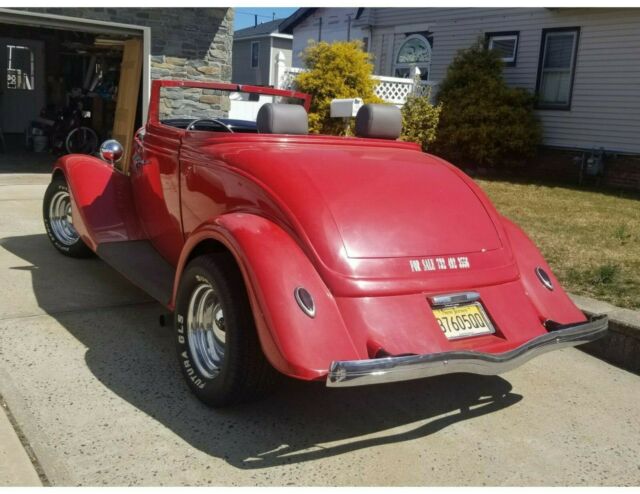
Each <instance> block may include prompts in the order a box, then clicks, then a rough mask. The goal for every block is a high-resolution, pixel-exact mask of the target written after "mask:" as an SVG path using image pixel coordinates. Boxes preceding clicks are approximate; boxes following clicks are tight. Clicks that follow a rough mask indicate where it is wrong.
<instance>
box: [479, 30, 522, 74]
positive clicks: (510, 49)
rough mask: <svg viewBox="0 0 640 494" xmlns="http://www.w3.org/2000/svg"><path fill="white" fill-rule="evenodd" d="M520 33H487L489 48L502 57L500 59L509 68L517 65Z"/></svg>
mask: <svg viewBox="0 0 640 494" xmlns="http://www.w3.org/2000/svg"><path fill="white" fill-rule="evenodd" d="M519 36H520V33H518V32H517V31H512V32H502V33H487V34H486V38H487V48H489V50H494V51H496V52H498V54H499V55H500V59H501V60H502V61H503V62H504V64H505V65H506V66H508V67H513V66H514V65H515V64H516V56H517V54H518V38H519Z"/></svg>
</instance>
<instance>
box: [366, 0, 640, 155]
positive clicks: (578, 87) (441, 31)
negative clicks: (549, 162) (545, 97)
mask: <svg viewBox="0 0 640 494" xmlns="http://www.w3.org/2000/svg"><path fill="white" fill-rule="evenodd" d="M367 10H371V12H369V13H368V15H369V19H371V22H372V24H373V26H374V28H373V39H372V52H373V53H374V55H375V59H376V72H377V73H378V74H380V75H392V74H393V62H394V59H395V54H396V53H397V50H398V49H399V47H400V45H401V44H402V40H403V39H404V37H405V34H404V33H403V32H402V31H403V28H402V26H407V27H408V30H409V31H415V30H416V29H415V28H416V25H420V26H422V29H423V30H428V31H430V32H431V33H433V55H432V64H431V77H430V79H431V80H433V81H439V80H442V78H443V77H444V75H445V73H446V70H447V67H448V65H449V64H450V63H451V61H452V60H453V57H454V56H455V54H456V52H457V51H458V50H459V49H461V48H465V47H467V46H469V45H471V44H472V43H473V42H474V41H475V40H476V39H477V38H478V37H481V36H484V33H485V32H491V31H520V38H519V42H518V55H517V63H516V66H515V67H505V69H504V74H505V78H506V80H507V82H508V83H509V84H511V85H513V86H519V87H523V88H526V89H529V90H531V91H534V90H535V86H536V78H537V71H538V59H539V54H540V41H541V37H542V29H544V28H554V27H574V26H578V27H580V40H579V45H578V57H577V63H576V72H575V82H574V86H573V97H572V103H571V109H570V110H568V111H560V110H538V111H537V115H538V116H539V118H540V120H541V121H542V123H543V126H544V143H545V144H547V145H553V146H563V147H580V148H591V147H604V148H605V149H609V150H613V151H623V152H633V153H640V9H584V8H583V9H565V8H555V9H546V8H510V9H501V8H457V9H453V8H452V9H445V8H397V9H395V8H384V9H367Z"/></svg>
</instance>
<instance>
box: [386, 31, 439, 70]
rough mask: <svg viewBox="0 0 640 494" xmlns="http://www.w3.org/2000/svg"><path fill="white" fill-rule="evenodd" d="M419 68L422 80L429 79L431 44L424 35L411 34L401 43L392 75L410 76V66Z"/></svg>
mask: <svg viewBox="0 0 640 494" xmlns="http://www.w3.org/2000/svg"><path fill="white" fill-rule="evenodd" d="M412 67H418V68H419V69H420V78H421V79H422V80H423V81H426V80H428V79H429V70H430V69H431V45H430V44H429V42H428V41H427V39H426V38H425V37H424V36H421V35H419V34H412V35H410V36H408V37H407V39H406V40H405V41H404V43H402V46H401V47H400V50H399V51H398V56H397V57H396V63H395V66H394V75H395V76H396V77H411V68H412Z"/></svg>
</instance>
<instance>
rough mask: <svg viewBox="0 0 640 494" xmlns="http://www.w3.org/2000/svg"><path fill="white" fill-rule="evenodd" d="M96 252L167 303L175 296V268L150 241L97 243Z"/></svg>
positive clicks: (116, 268) (160, 300) (120, 271)
mask: <svg viewBox="0 0 640 494" xmlns="http://www.w3.org/2000/svg"><path fill="white" fill-rule="evenodd" d="M96 254H98V256H100V257H101V258H102V260H103V261H104V262H106V263H107V264H109V265H110V266H111V267H112V268H114V269H115V270H116V271H118V272H119V273H120V274H121V275H122V276H124V277H125V278H127V279H128V280H129V281H130V282H131V283H133V284H134V285H136V286H138V287H139V288H141V289H142V290H143V291H145V292H147V293H148V294H149V295H151V296H152V297H153V298H155V299H156V300H157V301H158V302H160V303H161V304H163V305H165V306H168V305H169V303H170V302H171V296H172V295H173V280H174V277H175V269H174V268H173V267H172V266H171V265H170V264H169V263H168V262H167V261H165V259H164V258H163V257H162V256H161V255H160V254H159V253H158V251H157V250H156V249H155V248H154V247H153V245H151V242H149V241H148V240H129V241H125V242H108V243H103V244H100V245H98V249H97V250H96Z"/></svg>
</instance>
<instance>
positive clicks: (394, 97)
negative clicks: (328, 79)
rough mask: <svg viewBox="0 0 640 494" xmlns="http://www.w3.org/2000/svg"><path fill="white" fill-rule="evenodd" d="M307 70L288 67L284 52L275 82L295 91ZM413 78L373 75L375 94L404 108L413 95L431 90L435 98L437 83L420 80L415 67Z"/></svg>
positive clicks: (280, 57)
mask: <svg viewBox="0 0 640 494" xmlns="http://www.w3.org/2000/svg"><path fill="white" fill-rule="evenodd" d="M304 71H305V69H303V68H300V67H287V66H286V63H285V57H284V54H282V52H278V54H277V55H276V74H275V81H277V87H279V88H281V89H293V85H294V81H295V78H296V76H297V75H298V74H300V73H301V72H304ZM411 76H412V77H411V78H407V79H405V78H402V77H388V76H384V75H372V76H371V77H372V78H373V79H376V80H377V81H378V84H377V85H376V88H375V93H376V95H378V97H380V98H381V99H382V100H383V101H385V102H386V103H392V104H394V105H398V106H402V105H404V104H405V103H406V102H407V98H408V97H409V96H411V95H416V96H423V95H425V94H427V93H428V92H429V90H431V96H432V97H433V95H434V93H435V91H433V89H435V86H436V85H437V83H436V82H433V81H422V80H420V69H418V67H414V68H413V69H412V73H411Z"/></svg>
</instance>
